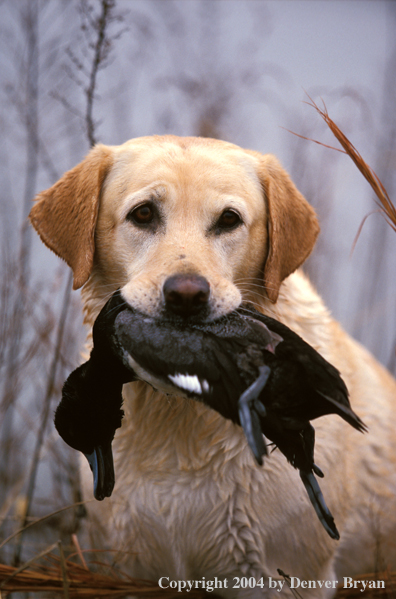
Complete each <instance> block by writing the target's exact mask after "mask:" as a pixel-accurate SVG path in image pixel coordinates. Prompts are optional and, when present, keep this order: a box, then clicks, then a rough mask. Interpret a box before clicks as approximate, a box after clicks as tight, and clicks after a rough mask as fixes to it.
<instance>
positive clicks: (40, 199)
mask: <svg viewBox="0 0 396 599" xmlns="http://www.w3.org/2000/svg"><path fill="white" fill-rule="evenodd" d="M112 161H113V158H112V152H111V150H110V149H109V148H107V147H106V146H103V145H97V146H95V148H93V149H92V150H91V151H90V153H89V154H88V156H87V157H86V158H85V159H84V160H83V161H82V162H80V164H78V165H77V166H75V167H74V168H73V169H72V170H70V171H68V172H67V173H65V174H64V175H63V177H62V178H61V179H59V181H58V182H57V183H55V185H53V186H52V187H50V188H49V189H47V190H46V191H42V192H41V193H39V194H38V195H37V196H36V198H35V200H36V203H35V205H34V206H33V208H32V209H31V211H30V215H29V218H30V221H31V223H32V225H33V227H34V228H35V229H36V231H37V232H38V234H39V235H40V237H41V239H42V241H43V242H44V243H45V244H46V245H47V246H48V247H49V248H50V249H51V250H52V251H53V252H55V254H56V255H57V256H59V257H60V258H63V260H65V261H66V263H67V264H68V265H69V266H70V268H71V269H72V270H73V275H74V283H73V289H78V288H79V287H81V286H82V285H84V283H86V281H87V280H88V278H89V275H90V274H91V270H92V266H93V257H94V252H95V243H94V235H95V226H96V220H97V216H98V210H99V197H100V192H101V188H102V185H103V182H104V179H105V177H106V174H107V173H108V171H109V169H110V167H111V165H112Z"/></svg>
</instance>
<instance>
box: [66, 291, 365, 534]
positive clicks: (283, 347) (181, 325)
mask: <svg viewBox="0 0 396 599" xmlns="http://www.w3.org/2000/svg"><path fill="white" fill-rule="evenodd" d="M134 378H141V379H143V380H146V381H147V382H149V383H150V384H152V385H153V386H154V387H156V388H158V389H160V390H162V391H164V392H167V393H174V394H177V395H186V396H188V397H192V398H194V399H197V400H199V401H202V402H203V403H205V404H207V405H208V406H210V407H211V408H213V409H215V410H216V411H218V412H219V413H220V414H221V415H222V416H224V417H225V418H229V419H231V420H232V421H233V422H235V423H237V424H240V425H241V426H242V427H243V429H244V431H245V434H246V437H247V440H248V443H249V445H250V447H251V449H252V451H253V453H254V455H255V458H256V460H257V462H258V463H260V464H261V463H262V456H263V455H265V454H266V453H267V449H266V445H265V442H264V438H263V434H264V436H265V437H267V438H268V439H269V440H271V441H272V442H273V443H274V444H275V445H276V446H277V447H278V448H279V449H280V451H281V452H282V453H283V454H284V455H285V456H286V458H287V460H288V461H289V462H290V463H291V464H292V465H293V466H294V467H296V468H297V469H298V470H299V471H300V476H301V479H302V481H303V483H304V485H305V487H306V489H307V492H308V495H309V497H310V500H311V502H312V504H313V506H314V508H315V511H316V513H317V515H318V517H319V519H320V520H321V522H322V524H323V526H324V527H325V529H326V530H327V532H328V533H329V534H330V536H332V537H333V538H338V537H339V535H338V531H337V528H336V526H335V524H334V519H333V517H332V515H331V513H330V512H329V510H328V508H327V506H326V504H325V502H324V499H323V496H322V494H321V491H320V488H319V485H318V483H317V480H316V478H315V476H314V474H317V475H318V476H323V474H322V472H321V471H320V469H319V468H318V467H317V466H316V465H315V464H314V443H315V433H314V429H313V427H312V425H311V424H310V422H309V421H310V420H313V419H315V418H318V417H319V416H323V415H326V414H330V413H335V414H338V415H339V416H341V417H342V418H343V419H344V420H346V421H347V422H348V423H349V424H351V425H352V426H353V427H354V428H356V429H357V430H361V431H362V430H364V428H365V427H364V424H363V423H362V421H361V420H360V419H359V417H358V416H357V415H356V414H355V413H354V412H353V411H352V410H351V407H350V404H349V400H348V392H347V389H346V386H345V384H344V382H343V381H342V379H341V377H340V374H339V373H338V371H337V370H336V369H335V368H334V367H333V366H332V365H331V364H329V363H328V362H327V361H326V360H324V358H322V357H321V356H320V355H319V354H318V352H316V351H315V350H314V349H313V348H312V347H311V346H310V345H308V344H307V343H305V342H304V341H303V340H302V339H301V338H300V337H299V336H298V335H296V334H295V333H294V332H293V331H291V330H290V329H289V328H288V327H286V326H285V325H282V324H281V323H279V322H278V321H276V320H274V319H272V318H269V317H267V316H264V315H262V314H261V313H259V312H257V311H256V310H254V309H253V308H250V307H249V308H247V307H241V308H239V309H238V310H236V311H234V312H232V313H231V314H228V315H226V316H224V317H223V318H221V319H219V320H216V321H213V322H210V323H199V322H195V323H192V322H190V321H189V322H187V320H185V319H183V318H181V317H176V318H174V317H172V318H161V319H155V318H153V317H150V316H147V315H143V314H141V313H139V312H136V311H135V310H133V309H132V308H130V306H127V305H126V304H125V302H124V301H123V299H122V297H121V294H120V293H119V292H117V293H116V294H114V296H113V297H112V298H111V300H110V301H109V302H108V303H107V304H106V305H105V307H104V308H103V309H102V311H101V313H100V314H99V316H98V318H97V320H96V322H95V325H94V349H93V350H92V353H91V357H90V360H89V361H88V362H87V363H85V364H84V365H83V366H81V367H80V368H79V369H77V370H76V371H74V372H73V373H72V374H71V375H70V377H69V379H68V380H67V381H66V383H65V386H64V390H63V399H62V402H61V403H60V405H59V407H58V410H57V412H56V419H55V424H56V426H57V428H58V430H59V432H60V434H61V436H62V437H63V438H64V440H65V441H66V442H67V443H69V444H70V445H72V447H75V448H76V449H79V450H80V451H83V453H85V454H86V455H87V454H88V455H87V457H88V456H89V455H90V454H92V451H91V450H92V447H93V454H94V457H95V456H96V454H99V458H100V454H101V453H102V454H104V456H105V458H106V459H107V466H106V463H104V466H103V468H104V470H103V473H101V472H98V474H97V477H96V479H95V483H94V486H95V496H96V497H97V498H103V497H102V495H103V496H106V495H107V496H108V495H109V494H110V493H111V490H112V485H113V484H114V482H113V480H114V474H113V471H112V457H111V441H112V439H113V436H114V432H115V430H116V428H117V427H118V426H120V423H121V416H122V410H121V402H122V398H121V388H122V384H123V383H125V382H127V381H130V380H134ZM92 413H93V414H94V418H92V417H91V416H90V415H91V414H92ZM65 423H66V424H65ZM65 431H66V433H65ZM71 431H72V433H71ZM98 447H99V450H98V449H97V448H98ZM102 447H105V448H106V449H105V450H104V451H102V450H101V448H102ZM106 456H107V457H106ZM109 456H110V458H111V459H110V458H109ZM90 461H91V460H90ZM96 461H98V462H100V459H99V460H98V459H97V460H96ZM102 462H103V460H102ZM110 462H111V463H110ZM94 474H95V473H94ZM108 480H109V481H110V482H108ZM110 487H111V489H110ZM98 488H99V492H98ZM103 489H105V491H103Z"/></svg>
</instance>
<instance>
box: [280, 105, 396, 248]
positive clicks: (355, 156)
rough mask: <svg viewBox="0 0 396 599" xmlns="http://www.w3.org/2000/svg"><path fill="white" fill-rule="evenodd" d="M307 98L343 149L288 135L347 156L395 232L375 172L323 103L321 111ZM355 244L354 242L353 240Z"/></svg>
mask: <svg viewBox="0 0 396 599" xmlns="http://www.w3.org/2000/svg"><path fill="white" fill-rule="evenodd" d="M307 95H308V94H307ZM308 98H309V100H310V101H309V102H306V104H308V106H312V107H313V108H315V110H316V111H317V112H318V113H319V114H320V116H321V117H322V119H323V120H324V121H325V123H326V124H327V125H328V127H329V128H330V130H331V132H332V133H333V135H334V137H335V138H336V139H337V140H338V141H339V142H340V144H341V146H342V147H343V150H341V149H340V148H334V147H332V146H329V145H327V144H324V143H322V142H320V141H317V140H315V139H311V138H309V137H304V136H303V135H299V134H298V133H295V132H294V131H290V133H293V135H297V137H301V138H302V139H307V140H308V141H313V142H314V143H317V144H319V145H321V146H324V147H325V148H330V149H332V150H336V151H338V152H343V153H344V154H347V155H348V156H349V157H350V158H351V159H352V160H353V162H354V163H355V165H356V166H357V168H358V169H359V171H360V172H361V173H362V175H363V176H364V178H365V179H366V180H367V181H368V183H369V184H370V185H371V187H372V189H373V190H374V193H375V195H376V197H377V199H376V200H375V201H376V204H377V206H378V208H379V211H380V212H381V214H382V215H383V216H384V218H385V220H386V221H387V223H388V224H389V226H390V227H392V229H393V230H394V231H395V232H396V207H395V206H394V204H393V202H392V200H391V199H390V197H389V195H388V192H387V191H386V189H385V187H384V186H383V184H382V183H381V181H380V179H379V178H378V176H377V175H376V174H375V172H374V170H373V169H372V168H371V166H369V165H368V164H367V162H366V161H365V160H364V159H363V157H362V156H361V154H360V153H359V152H358V150H357V149H356V148H355V146H354V145H353V144H352V143H351V142H350V141H349V139H348V138H347V136H346V135H345V134H344V133H343V132H342V131H341V129H340V128H339V127H338V126H337V125H336V124H335V122H334V121H333V120H332V119H331V118H330V117H329V113H328V111H327V108H326V105H325V103H324V102H323V109H321V108H319V106H318V105H317V104H316V102H315V101H314V100H313V99H312V98H311V97H310V96H308ZM366 218H367V217H366ZM365 220H366V219H364V220H363V222H362V224H361V225H360V227H359V232H358V235H357V237H358V236H359V233H360V231H361V229H362V226H363V224H364V222H365ZM355 243H356V240H355Z"/></svg>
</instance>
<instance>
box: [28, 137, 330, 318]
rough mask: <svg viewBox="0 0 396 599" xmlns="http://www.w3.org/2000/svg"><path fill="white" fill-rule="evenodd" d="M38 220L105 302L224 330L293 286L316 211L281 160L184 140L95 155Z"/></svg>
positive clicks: (54, 192) (40, 205)
mask: <svg viewBox="0 0 396 599" xmlns="http://www.w3.org/2000/svg"><path fill="white" fill-rule="evenodd" d="M36 199H37V202H36V203H35V205H34V206H33V208H32V211H31V214H30V219H31V222H32V224H33V226H34V227H35V228H36V230H37V231H38V233H39V234H40V236H41V239H42V240H43V241H44V243H45V244H46V245H47V246H48V247H49V248H50V249H51V250H53V251H54V252H55V253H56V254H57V255H58V256H60V257H61V258H63V259H64V260H65V261H66V262H67V264H68V265H69V266H70V267H71V268H72V270H73V273H74V288H75V289H77V288H79V287H81V286H83V285H85V284H86V288H89V289H90V293H91V294H95V293H96V294H97V295H98V296H100V294H101V296H102V299H103V303H104V301H105V299H106V298H107V297H108V296H109V295H110V294H111V293H112V292H113V291H115V290H116V289H118V288H121V289H122V295H123V297H124V299H125V300H127V301H128V302H129V303H130V304H131V305H132V306H133V307H134V308H136V309H138V310H140V311H142V312H144V313H148V314H151V315H158V316H160V315H161V314H162V313H163V311H171V312H172V313H176V314H179V315H181V316H193V317H197V315H198V317H199V318H208V319H213V318H216V317H219V316H221V315H223V314H226V313H228V312H230V311H232V310H234V309H235V308H236V307H237V306H238V305H239V304H240V303H241V301H242V298H243V299H249V296H251V295H252V294H253V295H255V294H257V292H258V290H259V291H260V292H263V293H264V292H265V293H266V295H267V296H268V298H269V299H270V300H271V301H272V302H275V301H276V300H277V297H278V293H279V287H280V285H281V283H282V281H283V280H284V279H285V278H286V277H287V276H288V275H289V274H291V273H292V272H293V271H294V270H295V269H296V268H298V267H299V266H300V265H301V264H302V263H303V262H304V260H305V259H306V258H307V256H308V255H309V253H310V252H311V250H312V248H313V246H314V243H315V240H316V237H317V234H318V232H319V226H318V223H317V219H316V216H315V213H314V211H313V209H312V208H311V207H310V206H309V204H308V203H307V202H306V200H305V199H304V198H303V196H302V195H301V194H300V193H299V192H298V190H297V189H296V187H295V186H294V184H293V183H292V181H291V180H290V178H289V176H288V175H287V173H286V172H285V171H284V170H283V169H282V167H281V166H280V164H279V163H278V161H277V160H276V159H275V158H274V157H273V156H271V155H262V154H259V153H258V152H252V151H247V150H243V149H241V148H239V147H237V146H235V145H233V144H230V143H226V142H222V141H217V140H209V139H201V138H178V137H173V136H164V137H159V136H154V137H143V138H139V139H135V140H132V141H129V142H127V143H125V144H123V145H121V146H103V145H98V146H96V147H95V148H94V149H93V150H91V152H90V153H89V154H88V156H87V157H86V158H85V159H84V160H83V161H82V162H81V163H80V164H79V165H77V166H76V167H75V168H73V169H72V170H71V171H69V172H67V173H66V174H65V175H64V176H63V177H62V178H61V179H60V180H59V181H58V182H57V183H56V184H55V185H53V187H51V188H50V189H48V190H46V191H43V192H41V193H40V194H38V196H37V198H36Z"/></svg>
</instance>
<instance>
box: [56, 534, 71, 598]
mask: <svg viewBox="0 0 396 599" xmlns="http://www.w3.org/2000/svg"><path fill="white" fill-rule="evenodd" d="M58 547H59V554H60V562H61V570H62V582H63V594H64V597H65V599H69V581H68V580H67V567H66V560H65V554H64V553H63V547H62V542H61V541H58Z"/></svg>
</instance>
